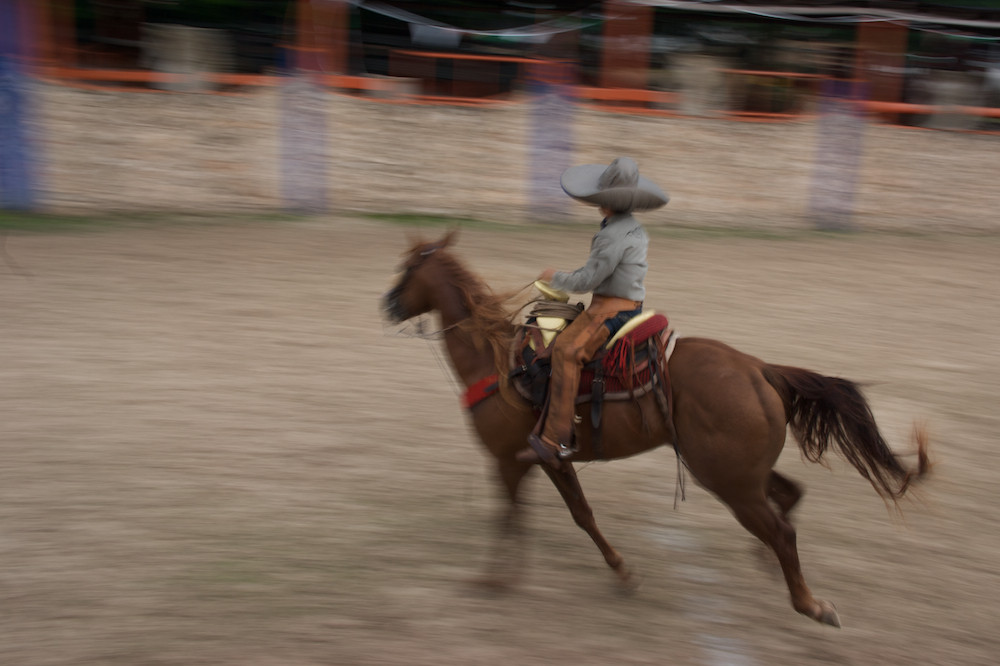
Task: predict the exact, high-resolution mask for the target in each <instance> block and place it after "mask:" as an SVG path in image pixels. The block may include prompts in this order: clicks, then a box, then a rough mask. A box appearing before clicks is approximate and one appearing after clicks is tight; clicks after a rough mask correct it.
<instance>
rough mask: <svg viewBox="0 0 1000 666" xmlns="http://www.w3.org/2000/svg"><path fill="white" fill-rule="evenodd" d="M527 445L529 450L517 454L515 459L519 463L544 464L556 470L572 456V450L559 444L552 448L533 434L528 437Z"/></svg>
mask: <svg viewBox="0 0 1000 666" xmlns="http://www.w3.org/2000/svg"><path fill="white" fill-rule="evenodd" d="M528 444H530V448H528V449H526V450H522V451H521V452H520V453H518V454H517V459H518V460H520V461H521V462H531V463H544V464H546V465H548V466H549V467H551V468H552V469H556V470H558V469H560V468H561V467H562V461H563V460H565V459H566V458H568V457H569V456H571V455H573V451H572V449H570V448H568V447H566V446H564V445H561V444H556V445H554V446H553V445H552V444H549V443H548V442H546V441H545V440H543V439H542V438H541V437H539V436H538V435H536V434H535V433H531V434H530V435H528ZM532 454H534V455H532Z"/></svg>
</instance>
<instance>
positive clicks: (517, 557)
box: [477, 458, 534, 591]
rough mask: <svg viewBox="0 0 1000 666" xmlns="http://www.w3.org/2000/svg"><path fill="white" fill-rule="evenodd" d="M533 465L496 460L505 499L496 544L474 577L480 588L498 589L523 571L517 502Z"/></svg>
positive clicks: (520, 514) (513, 580) (516, 580)
mask: <svg viewBox="0 0 1000 666" xmlns="http://www.w3.org/2000/svg"><path fill="white" fill-rule="evenodd" d="M533 467H534V465H526V464H524V463H520V462H517V461H516V460H514V459H513V458H504V459H500V460H498V461H497V472H498V476H499V477H500V483H501V485H502V487H503V489H504V498H505V499H506V500H507V502H506V504H505V505H504V508H503V509H502V510H501V512H500V516H499V519H498V520H497V533H496V543H495V545H494V549H493V553H492V557H491V560H490V562H489V564H488V565H487V567H486V571H485V572H484V573H483V574H482V575H481V576H480V577H479V578H478V579H477V582H478V583H479V584H480V585H482V586H483V587H485V588H487V589H490V590H494V591H499V590H504V589H506V588H508V587H510V586H512V585H514V584H516V583H517V582H518V579H519V578H520V576H521V574H522V573H523V570H524V566H523V565H524V546H525V544H524V530H523V528H522V520H521V516H522V515H523V512H524V510H523V509H524V507H523V504H522V502H521V501H520V489H521V481H523V480H524V477H525V475H526V474H527V473H528V472H530V471H531V469H532V468H533Z"/></svg>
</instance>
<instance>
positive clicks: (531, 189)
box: [528, 61, 573, 222]
mask: <svg viewBox="0 0 1000 666" xmlns="http://www.w3.org/2000/svg"><path fill="white" fill-rule="evenodd" d="M571 82H572V65H571V64H570V63H568V62H544V61H542V62H539V63H537V64H532V65H531V67H530V68H529V70H528V88H529V91H530V93H531V99H532V101H531V111H530V113H531V116H530V118H531V120H530V122H529V131H530V132H531V137H530V139H529V142H528V146H529V148H528V149H529V165H528V178H529V183H528V202H529V205H530V206H531V211H530V213H529V215H530V217H531V218H532V219H535V220H539V221H542V222H557V221H559V220H560V218H564V217H566V215H567V208H568V206H569V203H570V199H569V198H568V197H567V196H566V194H565V193H564V192H563V191H562V187H561V186H560V185H559V178H560V176H562V172H563V171H565V170H566V169H568V168H569V167H570V166H572V160H573V131H572V127H573V103H572V100H571V99H570V92H569V86H570V84H571Z"/></svg>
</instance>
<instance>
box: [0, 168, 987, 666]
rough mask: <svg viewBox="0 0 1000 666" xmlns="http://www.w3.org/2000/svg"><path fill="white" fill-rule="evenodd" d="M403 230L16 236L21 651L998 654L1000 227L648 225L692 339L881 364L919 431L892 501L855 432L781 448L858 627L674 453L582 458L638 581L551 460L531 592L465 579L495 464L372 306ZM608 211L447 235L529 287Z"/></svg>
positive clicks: (283, 661)
mask: <svg viewBox="0 0 1000 666" xmlns="http://www.w3.org/2000/svg"><path fill="white" fill-rule="evenodd" d="M79 177H80V178H84V174H80V176H79ZM994 196H995V194H994ZM995 210H996V208H995V206H994V207H993V208H992V210H990V211H989V213H988V215H989V216H995ZM983 215H984V217H985V216H987V215H986V213H983ZM410 231H411V230H406V229H404V228H401V227H398V226H393V225H388V224H385V223H381V222H374V221H371V220H364V219H361V218H352V217H347V216H329V217H320V218H313V219H309V220H299V221H267V222H265V221H251V222H236V221H232V220H226V219H209V220H204V219H200V220H192V219H184V218H177V219H175V220H167V219H161V220H158V221H157V222H155V223H141V224H128V225H112V226H109V227H104V228H100V229H93V230H90V231H84V232H78V233H73V234H70V233H52V234H40V235H24V234H21V235H14V236H11V237H10V238H9V239H8V242H7V250H8V251H9V252H10V256H11V257H13V258H15V259H16V261H17V262H18V264H19V265H20V266H21V267H22V268H23V269H24V270H25V271H27V272H30V275H27V274H25V273H18V272H15V271H14V270H13V269H12V267H11V266H10V265H9V264H0V283H2V285H3V286H2V290H0V304H2V312H3V317H2V319H0V358H3V359H4V361H3V363H2V364H0V413H2V414H3V420H4V428H3V435H2V437H0V460H2V461H3V462H2V464H0V525H2V530H0V590H2V599H3V603H2V606H0V626H2V627H3V631H2V634H3V638H2V639H0V663H3V664H11V665H15V664H16V665H18V666H56V665H60V666H61V665H70V664H73V665H76V664H121V665H123V666H134V665H137V664H157V665H161V666H166V665H175V664H176V665H184V666H193V665H196V664H220V665H221V664H225V665H232V666H265V665H266V666H313V665H320V664H337V665H347V664H358V665H376V664H378V665H383V664H385V665H396V664H412V665H428V666H430V665H432V664H433V665H441V664H446V665H455V666H459V665H462V666H466V665H470V664H483V665H493V664H523V665H541V664H563V663H565V664H585V665H595V666H596V665H604V664H685V665H687V664H691V665H696V664H697V665H702V664H705V665H730V666H731V665H736V666H770V665H774V664H842V665H848V664H850V665H868V664H872V665H875V664H949V665H970V666H971V665H977V664H987V663H993V662H994V661H995V659H996V655H997V653H998V651H1000V639H998V637H997V633H996V628H995V624H996V617H997V615H998V612H1000V602H998V598H1000V594H998V593H1000V585H998V583H1000V574H998V570H997V552H1000V508H998V503H997V499H998V497H997V492H996V477H997V467H998V465H997V462H998V454H997V445H996V439H997V432H998V431H1000V417H998V415H997V395H998V394H1000V379H998V378H1000V344H998V339H1000V337H998V335H997V327H998V326H1000V299H998V298H997V285H998V284H1000V262H998V257H1000V240H998V238H997V236H996V235H986V236H978V237H974V236H963V235H947V234H944V233H935V234H923V235H911V234H897V233H864V234H857V235H849V236H827V235H819V234H813V233H805V232H787V233H786V232H782V233H776V234H770V235H741V234H736V233H726V234H719V233H715V232H711V231H700V232H699V231H669V230H667V229H666V228H665V227H664V226H662V225H660V226H656V227H655V228H654V229H653V249H652V254H651V265H652V270H651V273H650V278H649V281H648V287H649V294H650V296H649V299H648V302H649V303H650V305H651V306H652V307H655V308H657V309H660V310H663V311H666V312H667V313H668V314H669V315H670V316H671V318H672V319H673V321H674V322H675V324H676V326H677V327H678V328H679V329H680V330H681V332H682V333H686V334H691V335H705V336H709V337H716V338H719V339H722V340H724V341H726V342H729V343H730V344H733V345H735V346H737V347H739V348H741V349H743V350H745V351H748V352H750V353H753V354H755V355H758V356H761V357H763V358H765V359H768V360H773V361H775V362H779V363H786V364H797V365H803V366H805V367H809V368H812V369H815V370H818V371H821V372H823V373H825V374H835V375H843V376H846V377H849V378H852V379H855V380H859V381H862V382H865V383H867V384H868V388H867V391H868V395H869V398H870V399H871V402H872V405H873V408H874V411H875V414H876V417H877V418H878V420H879V422H880V424H881V426H882V428H883V432H884V433H885V434H886V436H887V438H888V439H889V441H890V442H891V443H892V444H893V446H895V447H897V448H898V450H900V451H904V450H906V448H907V446H908V437H909V430H910V426H911V423H912V422H913V420H914V419H918V420H922V421H926V422H927V424H928V425H929V428H930V431H931V435H932V439H933V442H932V446H933V455H934V457H935V459H936V460H937V461H938V465H937V468H936V470H935V476H934V477H933V478H932V479H931V481H930V482H929V483H928V484H927V485H926V486H925V488H924V491H923V492H922V493H921V495H920V498H921V499H920V501H915V502H907V503H905V504H904V511H905V514H904V515H905V518H904V519H903V520H896V519H894V518H892V516H890V515H889V513H888V512H887V511H886V507H885V506H884V505H883V503H882V502H881V501H880V500H879V498H878V497H877V496H876V494H875V492H874V491H873V490H872V488H871V487H870V486H869V485H868V484H867V482H865V481H864V480H863V479H862V478H860V477H859V476H858V475H857V474H856V473H855V472H854V471H853V469H849V468H848V467H847V466H846V465H845V464H843V463H841V462H839V461H838V460H836V459H833V460H834V462H833V464H832V470H827V469H824V468H823V467H821V466H818V465H813V464H807V463H804V462H803V461H802V460H801V458H800V456H799V454H798V451H797V450H796V448H795V447H794V446H789V447H787V448H786V451H785V454H784V456H783V458H782V460H781V461H780V463H779V469H780V470H782V471H784V472H786V473H788V474H789V475H790V476H792V477H793V478H796V479H798V480H799V481H801V482H802V483H803V484H804V485H805V486H806V488H807V494H806V496H805V498H804V500H803V503H802V504H801V508H800V510H799V512H798V515H797V520H798V527H799V545H800V552H801V556H802V560H803V565H804V570H805V573H806V576H807V579H808V580H809V582H810V585H811V586H812V588H813V590H814V591H815V592H816V594H817V595H819V596H822V597H824V598H828V599H830V600H832V601H834V602H835V603H836V604H837V607H838V610H839V612H840V615H841V619H842V620H843V622H844V628H843V629H842V630H839V631H838V630H834V629H831V628H828V627H822V626H819V625H816V624H814V623H813V622H811V621H810V620H807V619H805V618H803V617H801V616H799V615H797V614H796V613H795V612H794V611H793V610H792V609H791V608H790V605H789V603H788V600H787V593H786V591H785V588H784V584H783V582H782V581H781V580H780V577H779V576H778V575H777V574H776V571H775V570H774V568H773V567H772V566H771V565H770V562H769V561H768V560H766V559H764V558H762V557H761V556H760V551H759V549H758V547H757V545H756V543H755V542H754V540H753V539H752V537H751V536H750V535H749V534H747V533H746V532H745V531H744V530H743V529H742V528H740V527H739V526H738V525H737V524H736V522H735V521H734V520H733V519H732V518H731V517H730V516H729V514H728V513H727V512H726V510H725V509H724V508H723V507H722V505H720V504H719V503H718V502H716V500H715V499H714V498H712V497H711V496H709V495H708V494H707V493H705V492H704V491H703V490H701V489H698V488H696V487H694V486H693V485H689V486H688V491H687V500H686V501H685V502H683V503H681V504H680V505H679V506H678V508H677V509H676V510H675V509H674V507H673V503H674V493H675V487H676V486H675V484H676V468H675V461H674V456H673V454H672V452H671V451H669V450H666V449H663V450H659V451H654V452H651V453H648V454H646V455H644V456H640V457H637V458H634V459H630V460H626V461H621V462H618V463H614V464H594V465H590V466H587V467H585V468H584V469H582V470H581V480H582V482H583V484H584V487H585V488H586V490H587V491H588V493H589V499H590V501H591V504H592V505H593V507H594V509H595V512H596V514H597V518H598V522H599V524H600V525H601V526H602V528H603V529H604V532H605V534H606V535H607V536H608V538H609V539H610V540H611V541H612V543H614V544H615V545H616V546H617V547H618V548H619V549H620V550H621V551H622V553H623V554H624V555H625V557H626V558H627V559H628V560H629V561H630V563H631V564H632V566H633V567H634V568H635V569H636V570H637V571H638V572H639V573H640V574H641V575H642V576H643V579H644V581H643V585H642V587H641V588H640V590H639V591H638V593H637V594H636V595H634V596H631V597H627V596H622V595H620V594H619V593H618V592H617V591H616V586H615V581H614V579H613V575H612V574H611V573H610V572H609V571H608V570H607V568H606V567H605V566H604V564H603V562H602V560H601V558H600V555H599V554H598V552H597V550H596V549H595V548H594V547H593V545H592V544H591V543H590V541H589V539H588V538H587V537H586V535H585V534H584V533H583V532H581V531H580V530H578V529H577V528H576V527H575V525H574V524H573V522H572V520H571V519H570V517H569V515H568V513H567V511H566V510H565V508H564V507H563V505H562V503H561V501H560V500H559V498H558V496H557V494H556V493H555V491H554V490H553V489H552V488H551V487H550V486H549V485H548V482H547V481H546V480H544V479H543V478H542V477H541V476H537V477H535V478H533V479H532V480H531V481H530V482H529V488H528V493H529V501H530V505H531V506H530V512H529V516H528V520H529V524H530V539H529V540H530V545H531V557H530V559H529V566H528V568H527V570H526V572H525V574H526V575H525V579H524V582H523V584H522V586H521V587H520V588H519V589H518V590H516V591H515V592H513V593H511V594H509V595H506V596H502V597H499V598H487V597H483V596H480V595H477V594H475V593H474V592H473V591H472V590H471V588H470V587H469V586H468V585H467V581H468V580H469V579H471V578H473V577H474V576H475V575H476V574H477V573H478V571H479V569H480V567H481V565H482V564H483V563H484V562H485V560H486V557H487V555H488V552H489V548H490V545H491V537H492V519H493V516H494V514H495V512H496V511H497V510H498V509H499V507H500V504H499V502H498V497H497V493H496V488H495V486H494V485H493V480H492V474H491V469H490V466H489V461H488V460H487V458H486V456H485V455H484V454H483V453H482V451H480V450H479V448H477V444H476V442H475V441H473V440H472V438H471V437H470V432H469V430H468V428H467V425H466V423H465V420H464V416H463V413H462V411H461V409H460V408H459V405H458V400H457V397H456V395H455V390H454V388H453V386H452V381H451V379H450V378H449V376H448V375H447V373H446V372H445V371H444V370H443V369H442V367H440V366H439V364H438V356H437V349H436V347H435V345H434V344H433V343H430V344H429V343H427V342H424V341H422V340H420V339H412V338H402V337H398V336H394V335H390V334H387V332H386V331H384V330H383V324H382V321H381V316H380V312H379V309H378V299H379V296H380V294H381V293H382V291H383V290H384V289H386V288H387V287H388V286H389V284H390V281H391V279H392V275H393V271H394V267H395V265H396V263H397V261H398V259H399V255H400V253H401V252H402V251H403V250H404V249H405V247H406V246H407V241H406V235H407V233H408V232H410ZM427 233H436V232H435V231H433V230H432V231H430V232H427ZM590 233H591V230H590V229H586V228H580V227H576V226H573V227H568V228H555V227H545V228H543V229H541V230H536V231H534V232H531V231H529V230H527V229H525V228H516V227H513V228H500V227H487V228H478V229H466V230H464V231H463V233H462V237H461V239H460V242H459V245H458V248H457V252H458V253H459V254H460V255H461V256H462V257H463V258H464V259H465V261H466V262H467V263H468V264H469V265H470V266H471V267H473V268H474V270H476V272H478V273H479V274H480V275H482V276H483V277H484V278H485V279H486V280H488V281H489V282H490V283H491V284H493V285H495V286H498V287H504V288H506V287H517V286H521V285H523V284H526V283H527V282H528V281H530V280H531V279H532V278H533V277H534V276H535V275H536V274H537V273H538V271H539V270H540V268H541V267H543V266H545V265H548V264H555V265H557V266H565V267H571V266H574V265H575V264H576V263H577V262H578V261H580V260H582V258H583V256H584V253H585V251H586V246H587V242H588V239H589V236H590Z"/></svg>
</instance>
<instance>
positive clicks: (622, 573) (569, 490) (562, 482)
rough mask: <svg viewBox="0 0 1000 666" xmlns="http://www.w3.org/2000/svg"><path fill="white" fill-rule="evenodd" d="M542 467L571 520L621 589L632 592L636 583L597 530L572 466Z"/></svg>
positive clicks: (592, 513)
mask: <svg viewBox="0 0 1000 666" xmlns="http://www.w3.org/2000/svg"><path fill="white" fill-rule="evenodd" d="M542 467H543V469H544V470H545V473H546V474H548V475H549V478H550V479H552V483H553V485H555V487H556V490H558V491H559V494H560V495H562V498H563V501H564V502H566V506H567V507H569V511H570V513H571V514H572V515H573V520H574V521H575V522H576V524H577V525H579V526H580V528H581V529H583V531H585V532H586V533H587V534H589V535H590V538H591V539H593V540H594V543H595V544H597V547H598V548H599V549H600V551H601V554H602V555H604V561H605V562H607V563H608V566H609V567H611V568H612V569H613V570H614V572H615V573H616V574H618V580H619V582H620V583H621V585H622V587H623V589H625V590H626V591H631V590H634V589H635V587H636V582H635V580H634V578H633V576H632V574H631V572H630V571H629V569H628V567H627V566H626V565H625V558H623V557H622V556H621V554H619V552H618V551H617V550H615V549H614V547H613V546H612V545H611V544H610V543H608V540H607V539H605V538H604V535H603V534H601V531H600V530H599V529H597V521H596V520H594V512H593V511H592V510H591V508H590V505H589V504H588V503H587V498H586V497H584V495H583V488H582V487H581V486H580V480H579V479H577V476H576V470H574V469H573V465H572V464H571V463H566V464H564V465H563V466H562V468H561V469H559V470H553V469H552V468H551V467H549V466H548V465H543V466H542Z"/></svg>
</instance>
